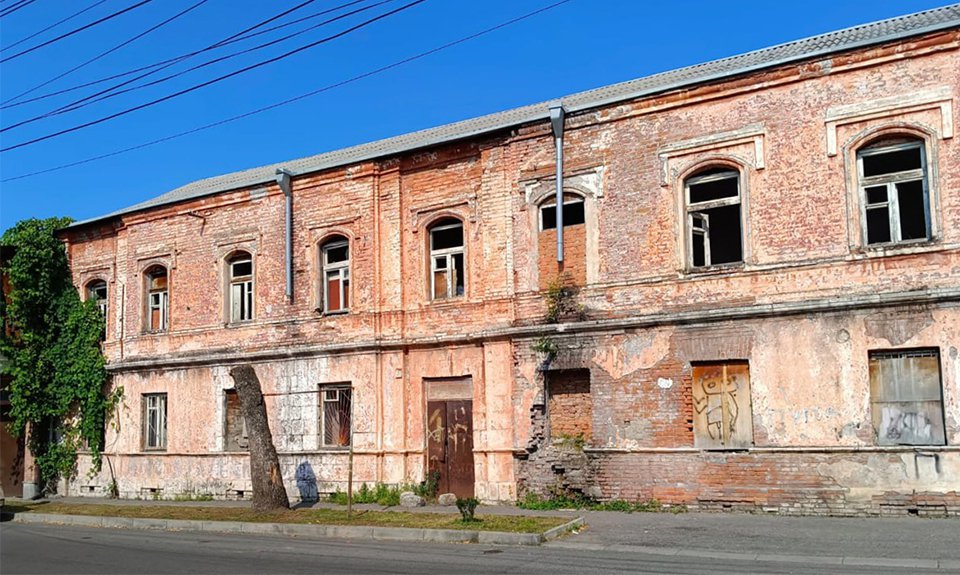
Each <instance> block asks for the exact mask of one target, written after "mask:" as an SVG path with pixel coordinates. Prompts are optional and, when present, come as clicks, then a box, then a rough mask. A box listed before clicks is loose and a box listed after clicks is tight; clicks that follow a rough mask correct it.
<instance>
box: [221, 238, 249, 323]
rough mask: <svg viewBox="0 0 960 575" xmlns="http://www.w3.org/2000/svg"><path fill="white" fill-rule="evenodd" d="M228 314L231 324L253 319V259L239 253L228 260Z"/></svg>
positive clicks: (244, 253)
mask: <svg viewBox="0 0 960 575" xmlns="http://www.w3.org/2000/svg"><path fill="white" fill-rule="evenodd" d="M227 273H228V277H229V282H228V286H229V287H228V289H229V292H228V302H227V306H228V313H229V318H230V322H231V323H235V322H241V321H248V320H251V319H253V259H252V258H251V257H250V254H248V253H246V252H238V253H236V254H234V255H233V256H231V257H230V258H229V259H228V260H227Z"/></svg>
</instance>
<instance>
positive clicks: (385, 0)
mask: <svg viewBox="0 0 960 575" xmlns="http://www.w3.org/2000/svg"><path fill="white" fill-rule="evenodd" d="M393 1H394V0H381V1H380V2H377V3H376V4H371V5H369V6H364V7H362V8H357V9H356V10H352V11H350V12H347V13H345V14H341V15H339V16H335V17H333V18H329V19H327V20H324V21H323V22H320V23H319V24H314V25H313V26H310V27H308V28H304V29H303V30H300V31H297V32H294V33H292V34H288V35H286V36H283V37H281V38H277V39H275V40H271V41H269V42H265V43H263V44H258V45H257V46H253V47H250V48H246V49H244V50H240V51H237V52H233V53H232V54H227V55H225V56H221V57H219V58H214V59H213V60H208V61H207V62H203V63H202V64H197V65H196V66H192V67H190V68H187V69H186V70H182V71H180V72H176V73H174V74H169V75H167V76H164V77H163V78H158V79H156V80H153V81H151V82H147V83H146V84H140V85H137V86H132V87H130V88H126V89H124V90H119V91H115V92H111V93H109V94H104V95H102V96H100V97H98V98H94V99H92V100H87V101H85V102H84V101H82V100H78V102H79V103H71V104H67V105H65V106H61V107H60V108H57V109H56V110H53V111H52V112H48V113H46V114H43V115H41V116H37V117H34V118H30V119H28V120H24V121H22V122H17V123H16V124H13V125H10V126H7V127H6V128H3V129H0V132H5V131H7V130H9V129H12V128H16V127H17V126H22V125H24V124H29V123H32V122H36V121H38V120H42V119H44V118H49V117H52V116H58V115H60V114H65V113H68V112H73V111H74V110H79V109H80V108H84V107H86V106H89V105H91V104H95V103H97V102H101V101H103V100H107V99H109V98H113V97H116V96H120V95H122V94H126V93H128V92H134V91H136V90H140V89H142V88H147V87H150V86H155V85H157V84H162V83H163V82H166V81H168V80H172V79H174V78H178V77H180V76H183V75H185V74H189V73H190V72H193V71H195V70H199V69H201V68H206V67H207V66H212V65H213V64H218V63H220V62H224V61H226V60H230V59H232V58H236V57H237V56H242V55H244V54H249V53H251V52H255V51H257V50H262V49H263V48H267V47H269V46H273V45H274V44H279V43H280V42H285V41H287V40H289V39H291V38H294V37H296V36H300V35H301V34H306V33H307V32H309V31H311V30H314V29H316V28H320V27H323V26H326V25H327V24H332V23H333V22H337V21H339V20H343V19H344V18H349V17H350V16H354V15H356V14H359V13H361V12H366V11H367V10H372V9H373V8H376V7H378V6H382V5H384V4H388V3H390V2H393Z"/></svg>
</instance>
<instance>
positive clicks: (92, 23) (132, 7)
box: [0, 0, 153, 64]
mask: <svg viewBox="0 0 960 575" xmlns="http://www.w3.org/2000/svg"><path fill="white" fill-rule="evenodd" d="M152 1H153V0H141V1H140V2H138V3H136V4H134V5H133V6H130V7H128V8H124V9H123V10H120V11H119V12H114V13H113V14H110V15H107V16H104V17H103V18H101V19H99V20H96V21H94V22H91V23H89V24H87V25H85V26H81V27H79V28H77V29H75V30H71V31H70V32H67V33H66V34H61V35H59V36H57V37H56V38H53V39H52V40H47V41H46V42H43V43H41V44H37V45H36V46H34V47H33V48H27V49H26V50H22V51H20V52H17V53H16V54H14V55H13V56H7V57H6V58H3V59H2V60H0V64H2V63H4V62H9V61H10V60H13V59H14V58H19V57H20V56H23V55H24V54H29V53H30V52H33V51H34V50H39V49H40V48H43V47H44V46H49V45H50V44H53V43H54V42H59V41H60V40H63V39H64V38H68V37H70V36H73V35H74V34H77V33H79V32H83V31H84V30H86V29H88V28H92V27H94V26H96V25H97V24H101V23H103V22H106V21H107V20H111V19H113V18H116V17H117V16H120V15H121V14H126V13H127V12H129V11H131V10H134V9H136V8H139V7H141V6H143V5H144V4H149V3H150V2H152Z"/></svg>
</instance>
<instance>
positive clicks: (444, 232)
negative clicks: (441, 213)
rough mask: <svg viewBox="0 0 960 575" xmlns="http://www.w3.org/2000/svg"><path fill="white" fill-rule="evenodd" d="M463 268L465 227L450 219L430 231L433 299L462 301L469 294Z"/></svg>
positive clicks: (431, 289) (435, 225)
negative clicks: (466, 293)
mask: <svg viewBox="0 0 960 575" xmlns="http://www.w3.org/2000/svg"><path fill="white" fill-rule="evenodd" d="M465 275H466V274H465V271H464V268H463V223H462V222H460V220H456V219H453V218H447V219H444V220H441V221H439V222H437V223H436V224H434V225H433V226H432V227H431V228H430V294H431V298H432V299H446V298H452V297H460V296H462V295H463V294H464V292H465V290H466V285H465V283H464V279H465Z"/></svg>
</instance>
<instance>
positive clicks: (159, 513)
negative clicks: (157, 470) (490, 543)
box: [5, 502, 569, 533]
mask: <svg viewBox="0 0 960 575" xmlns="http://www.w3.org/2000/svg"><path fill="white" fill-rule="evenodd" d="M5 511H7V512H12V513H60V514H64V515H94V516H102V517H133V518H144V519H186V520H194V521H244V522H260V523H298V524H315V525H366V526H374V527H412V528H418V529H469V530H478V531H508V532H512V533H543V532H544V531H547V530H548V529H552V528H554V527H556V526H558V525H562V524H563V523H565V522H566V521H568V520H569V518H565V517H524V516H504V515H478V516H477V518H476V519H475V520H474V521H473V522H469V523H466V522H464V521H463V520H462V519H461V517H460V515H459V514H446V513H405V512H399V511H357V512H355V513H354V514H353V516H347V512H346V510H342V509H296V510H293V509H290V510H281V511H275V512H270V513H256V512H254V511H253V510H252V509H249V508H244V507H197V506H190V507H187V506H184V507H179V506H174V505H162V506H161V505H102V504H87V503H55V502H54V503H45V504H36V503H34V504H25V505H8V506H7V507H6V508H5Z"/></svg>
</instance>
